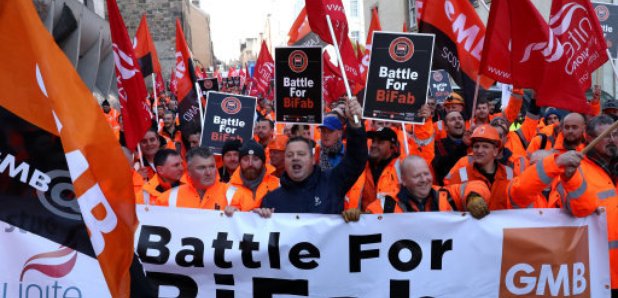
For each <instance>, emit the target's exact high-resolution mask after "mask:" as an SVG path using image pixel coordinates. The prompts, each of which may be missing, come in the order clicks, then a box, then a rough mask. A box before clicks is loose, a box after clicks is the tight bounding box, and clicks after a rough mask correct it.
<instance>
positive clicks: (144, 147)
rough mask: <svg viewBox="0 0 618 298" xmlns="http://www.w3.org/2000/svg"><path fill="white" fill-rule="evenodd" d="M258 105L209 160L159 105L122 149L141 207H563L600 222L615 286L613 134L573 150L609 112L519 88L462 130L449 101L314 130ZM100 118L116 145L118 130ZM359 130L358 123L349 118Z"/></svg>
mask: <svg viewBox="0 0 618 298" xmlns="http://www.w3.org/2000/svg"><path fill="white" fill-rule="evenodd" d="M272 105H273V102H272V101H271V100H268V99H260V100H259V107H258V111H257V113H258V115H257V117H256V119H257V120H256V121H255V126H254V127H255V128H254V132H255V133H254V138H253V139H251V140H244V141H241V140H229V141H227V142H226V143H225V144H224V146H223V148H222V151H221V154H220V155H215V154H213V152H211V151H210V150H209V149H208V144H201V146H200V138H201V135H200V131H199V130H196V129H193V130H191V129H185V130H182V129H180V128H179V127H178V124H179V122H178V116H177V112H178V111H177V107H178V103H177V102H176V100H175V99H173V98H169V97H167V96H165V95H164V96H162V97H161V99H160V100H159V105H158V107H157V109H156V110H157V114H158V115H157V119H159V122H158V123H153V127H152V128H151V129H150V130H149V131H148V132H146V134H145V135H144V137H143V139H142V140H141V142H140V143H139V147H140V151H141V155H137V154H135V157H134V154H132V153H131V152H129V151H128V150H125V152H126V153H127V157H128V158H129V162H130V164H131V166H132V168H133V185H134V190H135V194H136V201H137V203H138V204H145V205H156V206H166V207H180V208H203V209H213V210H221V211H223V212H225V214H227V215H228V216H233V214H234V213H235V212H255V213H258V214H259V215H260V216H262V217H270V216H271V215H272V214H273V213H321V214H341V215H342V216H343V218H344V219H345V221H346V222H349V221H357V220H358V219H359V218H360V217H361V216H362V214H364V213H373V214H381V213H402V212H427V211H459V212H468V213H469V214H470V215H471V216H473V217H474V218H477V219H481V218H483V217H485V216H487V215H488V214H489V213H490V211H492V210H502V209H521V208H564V209H565V210H567V211H568V212H569V213H570V214H572V215H573V216H576V217H584V216H588V215H590V214H592V213H594V212H599V210H601V209H600V207H603V208H604V212H606V213H607V222H608V230H609V234H608V237H609V242H608V247H609V249H610V263H611V268H612V270H611V271H612V288H618V286H617V284H618V227H617V224H618V195H617V188H616V185H617V184H616V183H617V178H618V129H617V130H614V131H612V132H610V133H608V134H606V135H605V136H604V137H603V138H602V139H601V140H600V141H599V142H597V143H596V144H594V145H593V146H591V147H592V148H590V150H588V151H587V152H586V153H585V154H584V153H582V150H583V149H584V148H585V147H586V145H587V144H589V143H590V142H591V141H592V140H593V139H595V138H597V137H598V136H600V135H601V134H602V133H603V132H604V131H606V130H608V128H609V127H610V126H611V125H612V124H613V123H614V121H616V120H618V101H616V100H608V101H606V102H604V103H603V104H601V101H600V92H598V91H597V92H594V95H593V98H592V99H591V100H590V101H589V105H590V109H589V110H590V112H589V114H579V113H569V112H568V111H563V110H558V109H554V108H551V107H543V108H541V107H539V106H537V105H536V100H535V98H534V92H528V91H527V92H526V93H524V91H523V90H520V89H515V90H514V91H513V93H512V94H511V96H510V100H509V101H508V105H506V106H505V107H499V105H498V104H496V101H492V100H489V99H487V98H483V97H481V98H479V99H478V100H477V102H476V106H475V107H474V111H473V117H471V118H470V119H467V120H466V118H468V117H466V115H465V111H466V106H465V101H464V99H463V98H462V97H461V96H460V95H459V94H458V93H455V92H453V93H452V94H451V95H450V96H449V97H448V98H447V99H446V100H445V101H444V102H442V103H440V104H437V103H436V100H435V99H433V98H431V97H430V98H428V100H427V103H426V104H425V105H424V106H423V107H422V108H421V110H420V111H419V115H420V116H421V118H423V119H424V122H422V123H419V124H401V123H394V122H388V121H377V120H366V119H362V118H361V115H362V106H361V104H360V103H359V101H358V100H357V98H355V97H353V98H341V99H340V101H336V102H333V103H331V104H329V105H328V107H327V113H326V114H325V115H324V118H323V123H322V124H320V125H304V124H294V125H291V124H279V123H275V122H274V119H275V115H274V112H273V107H272ZM102 108H103V111H104V113H105V116H106V118H107V120H108V122H109V123H110V125H111V126H112V128H113V129H114V131H115V132H116V135H117V136H118V138H119V140H120V142H121V144H122V142H123V141H122V139H123V136H122V134H123V133H122V119H121V117H119V115H118V114H119V113H118V112H117V111H116V110H114V109H112V108H111V107H110V104H109V103H108V102H106V101H104V102H103V103H102ZM355 118H356V119H359V121H355Z"/></svg>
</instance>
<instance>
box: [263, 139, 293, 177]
mask: <svg viewBox="0 0 618 298" xmlns="http://www.w3.org/2000/svg"><path fill="white" fill-rule="evenodd" d="M287 142H288V137H287V136H285V135H280V136H277V137H275V139H274V140H273V141H272V142H270V143H269V144H268V147H267V148H268V157H270V158H269V159H270V165H271V166H273V168H275V170H274V171H273V172H272V173H271V174H273V175H274V176H275V177H277V178H281V175H283V173H284V172H285V145H286V144H287Z"/></svg>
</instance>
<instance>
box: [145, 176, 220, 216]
mask: <svg viewBox="0 0 618 298" xmlns="http://www.w3.org/2000/svg"><path fill="white" fill-rule="evenodd" d="M227 187H228V185H227V184H225V183H222V182H219V179H218V177H217V179H216V180H215V183H214V184H213V185H211V186H210V187H208V188H207V189H206V192H205V193H204V195H203V196H202V197H201V198H200V195H199V193H198V192H197V190H196V189H195V187H194V186H193V183H192V182H191V180H189V181H188V182H187V183H186V184H183V185H180V186H176V187H174V188H172V189H170V190H168V191H166V192H164V193H163V194H162V195H161V196H160V197H159V199H158V200H157V202H156V203H155V204H156V205H158V206H168V207H180V208H201V209H213V210H223V209H224V208H225V207H226V206H227V200H226V199H225V192H226V191H227Z"/></svg>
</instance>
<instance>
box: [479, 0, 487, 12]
mask: <svg viewBox="0 0 618 298" xmlns="http://www.w3.org/2000/svg"><path fill="white" fill-rule="evenodd" d="M479 2H481V5H482V6H483V8H485V9H486V10H487V11H489V6H487V3H485V0H479Z"/></svg>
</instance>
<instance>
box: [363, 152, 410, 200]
mask: <svg viewBox="0 0 618 298" xmlns="http://www.w3.org/2000/svg"><path fill="white" fill-rule="evenodd" d="M399 163H400V159H399V158H393V160H391V162H390V163H389V164H388V165H387V166H386V167H385V168H384V170H383V171H382V174H381V175H380V177H379V178H378V183H377V184H376V183H374V181H373V175H372V174H371V168H370V166H369V162H367V165H366V166H365V171H364V172H363V174H364V176H365V184H364V186H363V192H362V197H361V210H366V209H367V206H369V204H370V203H371V202H373V201H374V200H375V199H376V198H377V197H378V195H379V194H391V193H397V191H398V190H399V183H400V181H401V174H400V173H401V172H400V171H399Z"/></svg>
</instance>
